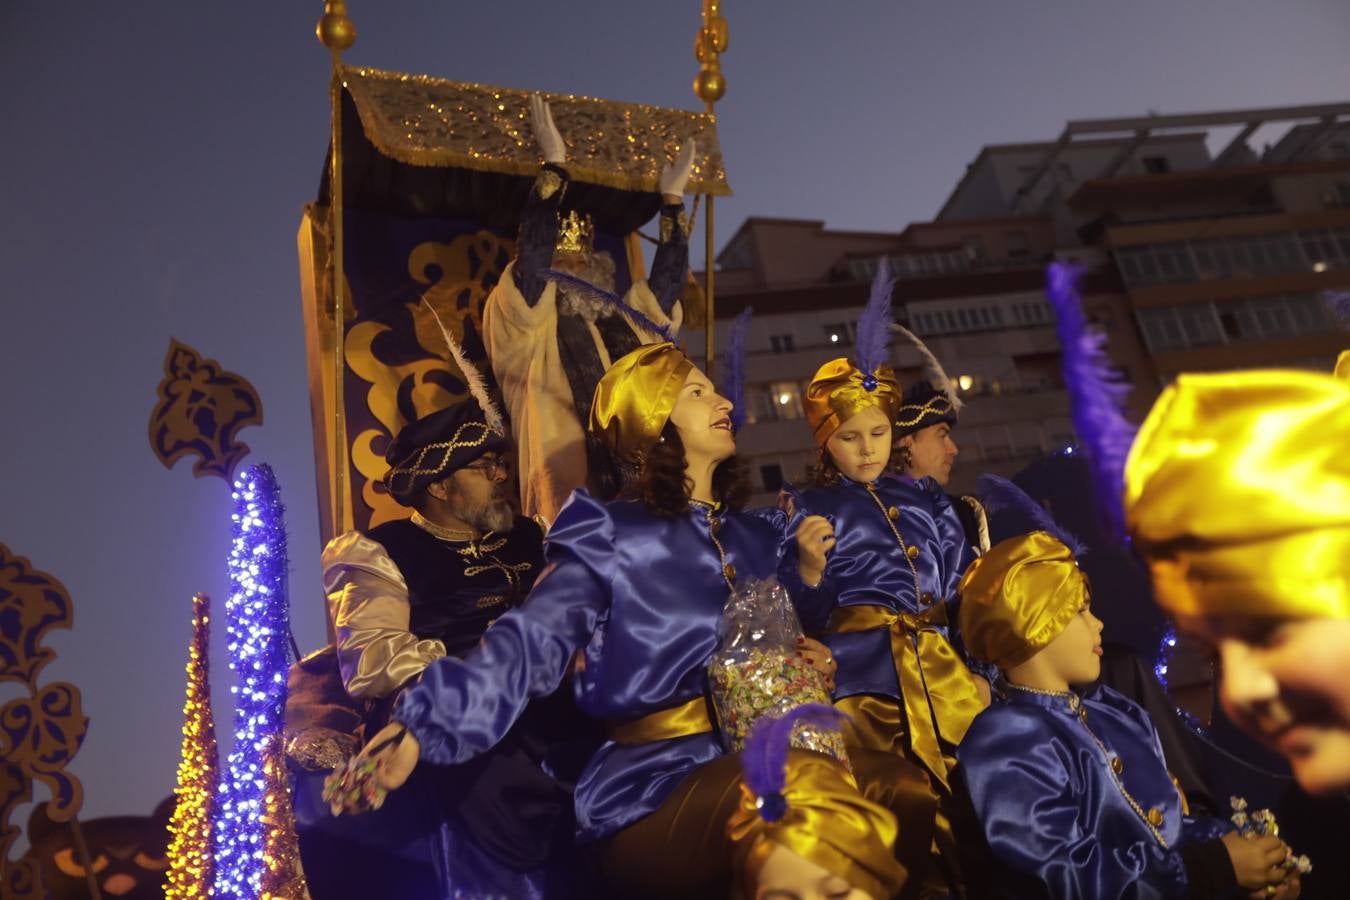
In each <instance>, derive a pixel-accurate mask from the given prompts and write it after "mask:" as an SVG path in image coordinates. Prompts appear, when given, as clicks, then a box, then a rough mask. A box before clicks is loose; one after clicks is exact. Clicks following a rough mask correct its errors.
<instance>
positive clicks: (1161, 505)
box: [1125, 370, 1350, 618]
mask: <svg viewBox="0 0 1350 900" xmlns="http://www.w3.org/2000/svg"><path fill="white" fill-rule="evenodd" d="M1125 524H1126V527H1127V528H1128V529H1129V532H1130V535H1131V536H1132V538H1133V539H1134V543H1135V547H1136V548H1137V549H1138V550H1139V552H1140V553H1141V554H1143V556H1144V557H1145V559H1146V560H1147V561H1148V563H1149V569H1150V570H1151V572H1152V575H1153V588H1154V593H1155V595H1156V596H1157V598H1158V602H1159V603H1160V604H1161V605H1162V606H1163V607H1165V608H1166V609H1168V610H1170V611H1171V612H1173V613H1178V614H1182V615H1199V614H1215V613H1217V614H1236V615H1250V616H1276V617H1285V618H1347V617H1350V566H1347V560H1350V384H1348V383H1347V382H1345V381H1342V380H1339V379H1336V378H1333V377H1331V376H1329V375H1323V374H1320V373H1315V372H1297V371H1274V370H1254V371H1246V372H1224V373H1217V374H1206V375H1182V376H1180V377H1179V378H1177V380H1176V382H1175V383H1174V384H1173V385H1171V386H1170V387H1168V388H1167V390H1165V391H1163V393H1162V395H1161V396H1160V397H1159V398H1158V400H1157V402H1156V403H1154V404H1153V409H1152V410H1151V411H1150V412H1149V414H1148V418H1147V419H1146V420H1145V421H1144V424H1143V425H1142V426H1141V428H1140V430H1139V436H1138V437H1137V438H1136V439H1135V442H1134V446H1133V447H1132V448H1131V450H1130V455H1129V458H1128V459H1127V460H1126V463H1125Z"/></svg>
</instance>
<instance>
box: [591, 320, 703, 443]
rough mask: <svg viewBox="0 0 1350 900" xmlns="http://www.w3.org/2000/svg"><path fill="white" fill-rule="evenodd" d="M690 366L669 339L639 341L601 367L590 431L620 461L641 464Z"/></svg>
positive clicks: (665, 418) (678, 392)
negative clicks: (634, 347)
mask: <svg viewBox="0 0 1350 900" xmlns="http://www.w3.org/2000/svg"><path fill="white" fill-rule="evenodd" d="M693 368H694V364H693V363H692V362H690V361H689V357H687V356H685V355H684V353H683V352H682V351H681V350H680V349H679V348H678V347H676V346H675V345H674V344H672V343H670V342H669V341H664V342H662V343H660V344H643V345H642V346H641V347H638V348H637V349H636V350H633V351H632V352H630V353H628V354H625V355H624V356H622V357H620V358H619V359H618V360H617V361H616V362H615V363H614V364H613V365H612V366H610V367H609V368H608V369H606V370H605V374H604V375H602V376H601V377H600V382H599V383H598V384H597V385H596V386H595V397H594V399H593V400H592V401H591V421H590V429H591V431H592V432H593V433H594V434H595V435H596V436H597V437H598V438H600V440H601V442H602V443H604V445H605V446H606V447H608V448H609V450H610V452H611V453H613V454H614V455H615V456H617V457H618V458H619V459H621V460H623V461H625V462H632V463H636V462H641V460H642V458H643V457H644V456H645V455H646V453H647V451H648V450H650V449H651V448H652V446H653V445H654V444H655V443H656V439H657V438H659V437H660V436H661V429H662V428H664V427H665V425H666V421H667V420H668V419H669V418H670V411H671V410H672V409H674V408H675V401H676V400H678V399H679V397H680V388H682V387H684V380H685V379H686V378H688V377H689V371H690V370H691V369H693Z"/></svg>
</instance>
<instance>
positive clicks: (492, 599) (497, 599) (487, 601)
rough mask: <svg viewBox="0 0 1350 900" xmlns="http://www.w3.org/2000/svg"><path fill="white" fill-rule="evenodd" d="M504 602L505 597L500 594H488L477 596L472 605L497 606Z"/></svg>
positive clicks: (480, 607)
mask: <svg viewBox="0 0 1350 900" xmlns="http://www.w3.org/2000/svg"><path fill="white" fill-rule="evenodd" d="M505 602H506V598H505V597H503V596H502V595H501V594H488V595H487V596H486V597H479V598H478V602H477V603H476V604H474V605H475V606H477V607H478V608H479V609H487V608H488V607H489V606H499V605H501V604H503V603H505Z"/></svg>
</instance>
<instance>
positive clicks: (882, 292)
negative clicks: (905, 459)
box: [806, 256, 900, 447]
mask: <svg viewBox="0 0 1350 900" xmlns="http://www.w3.org/2000/svg"><path fill="white" fill-rule="evenodd" d="M894 287H895V279H894V278H892V277H891V266H890V262H889V261H888V259H887V257H884V256H883V257H882V258H881V259H880V260H879V261H878V263H877V272H876V275H875V277H873V279H872V289H871V291H870V292H869V293H868V296H867V306H866V307H864V308H863V311H862V315H860V316H859V317H858V340H857V344H856V346H855V348H854V352H853V358H852V359H845V358H840V359H832V360H830V361H829V362H827V363H826V364H825V365H823V366H821V367H820V368H819V369H817V370H816V374H815V376H814V377H813V378H812V379H811V383H810V384H809V385H807V388H806V421H807V423H808V424H809V425H810V426H811V433H812V435H813V436H814V437H815V439H816V446H818V447H824V446H825V442H826V441H828V440H829V439H830V435H832V434H834V433H835V431H837V430H838V429H839V426H840V425H842V424H844V423H845V422H847V421H848V420H849V419H851V418H853V417H854V416H856V415H857V414H858V413H860V412H862V411H863V410H865V409H868V408H870V407H873V406H877V407H880V408H881V411H882V412H884V413H885V414H886V418H887V419H888V420H894V419H895V413H896V410H898V409H899V408H900V382H899V381H898V380H897V379H896V377H895V370H894V369H892V368H891V365H890V363H889V362H887V360H888V359H889V358H890V348H891V325H892V322H891V291H892V290H893V289H894Z"/></svg>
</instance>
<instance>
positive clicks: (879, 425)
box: [825, 406, 891, 484]
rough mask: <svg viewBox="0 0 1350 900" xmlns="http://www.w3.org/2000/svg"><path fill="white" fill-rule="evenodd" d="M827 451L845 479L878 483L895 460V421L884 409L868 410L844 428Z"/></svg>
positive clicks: (840, 428)
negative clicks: (893, 449)
mask: <svg viewBox="0 0 1350 900" xmlns="http://www.w3.org/2000/svg"><path fill="white" fill-rule="evenodd" d="M825 450H826V452H828V453H829V454H830V458H831V459H833V460H834V465H835V467H836V468H838V469H839V471H840V472H841V473H842V474H843V476H844V477H845V478H848V479H849V480H850V481H860V482H863V483H864V484H867V483H869V482H873V481H876V480H877V478H879V477H880V476H881V473H882V472H884V471H886V464H887V463H888V462H890V460H891V420H890V419H888V418H886V414H885V413H884V412H882V411H881V408H880V407H878V406H871V407H868V408H867V409H865V410H863V411H862V412H860V413H858V414H857V415H855V416H853V417H852V418H851V419H849V420H848V421H846V422H844V424H842V425H840V426H839V428H838V430H837V431H835V433H834V434H832V435H830V439H829V440H828V441H826V442H825Z"/></svg>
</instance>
